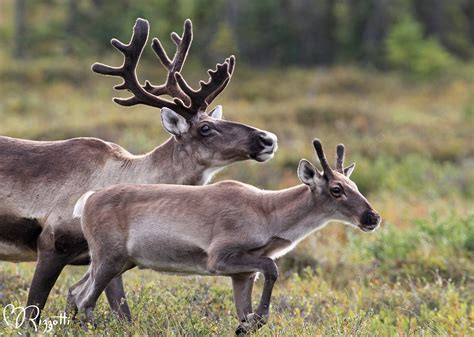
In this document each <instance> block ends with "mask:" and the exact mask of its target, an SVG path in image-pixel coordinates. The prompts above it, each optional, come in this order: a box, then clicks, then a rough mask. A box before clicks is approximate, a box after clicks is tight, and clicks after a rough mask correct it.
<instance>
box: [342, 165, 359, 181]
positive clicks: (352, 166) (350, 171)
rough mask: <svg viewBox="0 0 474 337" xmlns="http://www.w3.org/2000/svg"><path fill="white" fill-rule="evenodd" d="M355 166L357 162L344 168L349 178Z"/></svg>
mask: <svg viewBox="0 0 474 337" xmlns="http://www.w3.org/2000/svg"><path fill="white" fill-rule="evenodd" d="M355 167H356V163H352V164H351V165H349V166H347V167H346V168H344V175H345V176H346V177H347V178H349V177H350V176H351V174H352V172H353V171H354V169H355Z"/></svg>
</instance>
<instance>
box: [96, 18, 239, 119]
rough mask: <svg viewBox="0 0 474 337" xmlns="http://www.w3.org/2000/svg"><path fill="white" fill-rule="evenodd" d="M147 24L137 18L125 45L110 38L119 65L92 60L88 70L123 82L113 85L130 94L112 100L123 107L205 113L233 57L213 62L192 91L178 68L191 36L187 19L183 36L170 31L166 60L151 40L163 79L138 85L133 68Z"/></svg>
mask: <svg viewBox="0 0 474 337" xmlns="http://www.w3.org/2000/svg"><path fill="white" fill-rule="evenodd" d="M148 33H149V24H148V21H146V20H144V19H137V21H136V23H135V26H134V27H133V35H132V38H131V40H130V43H129V44H128V45H126V44H124V43H122V42H120V41H118V40H117V39H112V41H111V44H112V46H114V47H115V48H116V49H117V50H119V51H120V52H121V53H122V54H123V55H124V58H125V59H124V62H123V64H122V66H120V67H111V66H107V65H105V64H102V63H95V64H94V65H93V66H92V70H93V71H95V72H96V73H99V74H103V75H109V76H118V77H121V78H122V79H123V83H121V84H119V85H116V86H115V87H114V89H116V90H129V91H130V92H131V93H132V94H133V95H134V96H132V97H129V98H117V97H115V98H114V102H115V103H117V104H120V105H123V106H133V105H137V104H145V105H149V106H153V107H157V108H163V107H167V108H170V109H172V110H174V111H176V112H177V113H179V114H181V115H182V116H184V117H186V118H191V117H192V116H194V115H196V114H197V113H198V112H200V111H202V112H205V111H206V109H207V107H208V106H209V104H210V103H211V102H212V101H213V100H214V99H215V98H216V97H217V96H218V95H219V94H220V93H221V92H222V90H224V88H225V87H226V86H227V84H228V83H229V81H230V79H231V77H232V73H233V71H234V66H235V58H234V56H231V57H230V58H228V59H226V60H225V62H224V63H222V64H217V68H216V70H209V71H208V73H209V75H210V78H209V80H208V81H207V82H203V81H201V82H200V89H199V90H197V91H195V90H193V89H192V88H191V87H190V86H189V85H188V84H187V83H186V81H185V80H184V78H183V77H182V75H181V73H180V71H181V70H182V68H183V64H184V62H185V61H186V57H187V54H188V51H189V48H190V46H191V42H192V39H193V33H192V23H191V20H189V19H188V20H186V21H185V22H184V31H183V35H182V36H181V37H180V36H179V35H178V34H176V33H174V32H173V33H172V34H171V39H172V40H173V42H174V43H175V44H176V53H175V55H174V57H173V60H170V59H169V57H168V55H167V53H166V51H165V50H164V48H163V46H162V44H161V43H160V41H159V40H158V39H157V38H155V39H153V43H152V48H153V50H154V51H155V53H156V55H157V56H158V58H159V59H160V62H161V64H162V65H163V66H164V67H165V68H166V69H167V71H168V75H167V78H166V82H165V83H164V84H162V85H159V86H155V85H152V84H151V83H150V82H149V81H145V84H144V85H143V86H142V85H141V84H140V82H139V81H138V78H137V74H136V68H137V65H138V62H139V61H140V57H141V54H142V52H143V48H144V46H145V44H146V41H147V40H148ZM160 95H169V96H171V97H172V99H173V101H169V100H166V99H163V98H160V97H159V96H160Z"/></svg>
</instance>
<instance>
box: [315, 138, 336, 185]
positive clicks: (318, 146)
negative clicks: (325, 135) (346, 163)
mask: <svg viewBox="0 0 474 337" xmlns="http://www.w3.org/2000/svg"><path fill="white" fill-rule="evenodd" d="M313 146H314V149H315V150H316V154H317V155H318V158H319V162H320V163H321V166H322V168H323V173H324V175H326V177H328V178H331V177H332V176H333V174H332V169H331V167H330V166H329V163H328V161H327V159H326V155H325V154H324V150H323V145H322V144H321V141H320V140H319V139H314V140H313Z"/></svg>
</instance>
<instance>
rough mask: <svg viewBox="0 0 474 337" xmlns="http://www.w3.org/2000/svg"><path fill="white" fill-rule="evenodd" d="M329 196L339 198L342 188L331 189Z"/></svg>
mask: <svg viewBox="0 0 474 337" xmlns="http://www.w3.org/2000/svg"><path fill="white" fill-rule="evenodd" d="M331 194H332V195H333V196H335V197H340V196H341V194H342V188H340V187H339V186H334V187H332V188H331Z"/></svg>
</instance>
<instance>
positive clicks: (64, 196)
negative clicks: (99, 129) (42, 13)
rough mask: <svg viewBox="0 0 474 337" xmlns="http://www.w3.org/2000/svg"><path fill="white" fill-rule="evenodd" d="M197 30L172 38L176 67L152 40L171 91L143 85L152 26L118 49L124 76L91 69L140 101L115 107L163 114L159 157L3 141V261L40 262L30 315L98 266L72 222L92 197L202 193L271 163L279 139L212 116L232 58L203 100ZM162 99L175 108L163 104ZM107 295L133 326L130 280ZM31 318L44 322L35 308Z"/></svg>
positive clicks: (90, 146)
mask: <svg viewBox="0 0 474 337" xmlns="http://www.w3.org/2000/svg"><path fill="white" fill-rule="evenodd" d="M191 28H192V27H191V21H190V20H186V22H185V24H184V33H183V35H182V36H181V37H180V36H178V35H177V34H176V33H173V34H172V35H171V37H172V40H173V41H174V43H175V44H176V46H177V50H176V53H175V55H174V57H173V59H172V60H170V59H169V58H168V56H167V54H166V52H165V51H164V49H163V47H162V46H161V44H160V42H159V40H158V39H154V40H153V45H152V47H153V49H154V51H155V52H156V54H157V55H158V57H159V59H160V61H161V63H162V64H163V65H164V66H165V67H166V69H167V70H168V75H167V79H166V82H165V83H164V84H163V85H160V86H154V85H152V84H151V83H149V82H148V81H147V82H145V84H144V85H142V84H140V82H139V81H138V79H137V75H136V68H137V64H138V62H139V60H140V56H141V54H142V51H143V48H144V46H145V44H146V41H147V38H148V32H149V25H148V22H147V21H146V20H143V19H138V20H137V21H136V24H135V26H134V29H133V36H132V39H131V41H130V44H128V45H125V44H123V43H121V42H119V41H118V40H115V39H113V40H112V42H111V43H112V45H113V46H114V47H115V48H117V49H118V50H119V51H120V52H121V53H122V54H123V55H124V62H123V65H122V66H121V67H118V68H113V67H110V66H106V65H103V64H94V65H93V67H92V69H93V70H94V71H95V72H97V73H100V74H104V75H111V76H119V77H121V78H123V80H124V82H123V83H122V84H120V85H118V86H116V87H115V89H118V90H121V89H127V90H129V91H130V92H132V94H133V97H131V98H128V99H122V98H115V99H114V101H115V102H116V103H118V104H120V105H124V106H131V105H136V104H143V105H148V106H152V107H156V108H161V119H162V123H163V126H164V128H165V129H166V130H167V131H168V132H169V133H170V134H171V135H172V137H171V138H170V139H169V140H168V141H166V142H165V143H164V144H162V145H160V146H159V147H157V148H156V149H154V150H153V151H151V152H149V153H147V154H145V155H140V156H136V155H132V154H130V153H129V152H128V151H126V150H125V149H123V148H122V147H120V146H119V145H116V144H113V143H110V142H106V141H102V140H99V139H95V138H74V139H69V140H63V141H48V142H39V141H30V140H21V139H14V138H9V137H0V260H4V261H15V262H19V261H35V260H37V262H38V263H37V265H36V270H35V274H34V277H33V281H32V284H31V288H30V291H29V295H28V305H36V306H38V307H39V309H42V308H43V307H44V304H45V302H46V299H47V297H48V295H49V292H50V290H51V288H52V287H53V285H54V283H55V282H56V279H57V277H58V276H59V274H60V273H61V271H62V269H63V268H64V266H65V265H67V264H87V263H88V262H89V257H88V249H87V243H86V241H85V239H84V236H83V234H82V231H81V226H80V222H79V221H78V220H77V219H73V218H72V210H73V206H74V204H75V202H76V201H77V199H78V198H79V197H80V196H81V195H82V194H84V192H86V191H89V190H91V189H98V188H102V187H106V186H109V185H113V184H118V183H174V184H188V185H200V184H205V183H207V182H208V181H209V179H210V178H211V177H212V175H213V174H214V173H215V172H216V171H217V170H219V169H221V168H222V167H224V166H226V165H229V164H231V163H234V162H237V161H243V160H246V159H254V160H256V161H265V160H268V159H270V158H272V156H273V154H274V152H275V151H276V148H277V141H276V136H275V135H273V134H271V133H269V132H265V131H261V130H258V129H256V128H252V127H250V126H247V125H243V124H239V123H234V122H230V121H224V120H222V119H221V115H222V108H221V107H220V106H218V107H216V108H215V109H214V110H212V111H211V112H210V113H207V112H206V109H207V108H208V106H209V104H211V102H212V101H213V100H214V99H215V98H216V97H217V95H218V94H219V93H220V92H222V90H224V88H225V87H226V85H227V84H228V83H229V80H230V78H231V76H232V73H233V71H234V64H235V60H234V57H233V56H231V57H230V58H228V59H227V60H225V62H224V63H223V64H218V65H217V68H216V70H210V71H209V75H210V79H209V81H208V82H206V83H204V82H201V86H200V89H199V90H197V91H194V90H193V89H192V88H191V87H190V86H189V85H188V84H187V83H186V82H185V80H184V79H183V77H182V76H181V74H180V71H181V69H182V67H183V64H184V62H185V60H186V56H187V53H188V50H189V47H190V45H191V41H192V29H191ZM163 94H166V95H169V96H171V98H172V101H168V100H166V99H164V98H162V97H160V96H161V95H163ZM106 293H107V298H108V300H109V303H110V304H111V306H112V308H113V309H114V310H115V311H119V312H120V313H121V314H122V315H124V316H125V317H128V318H129V317H130V312H129V309H128V306H127V304H126V302H125V303H122V304H120V303H121V300H122V298H124V296H125V294H124V291H123V284H122V281H121V278H117V279H114V280H112V282H111V283H110V285H109V287H108V288H107V290H106ZM28 314H29V315H36V313H34V312H33V309H32V308H30V311H29V313H28ZM37 319H38V320H39V315H38V316H37Z"/></svg>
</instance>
